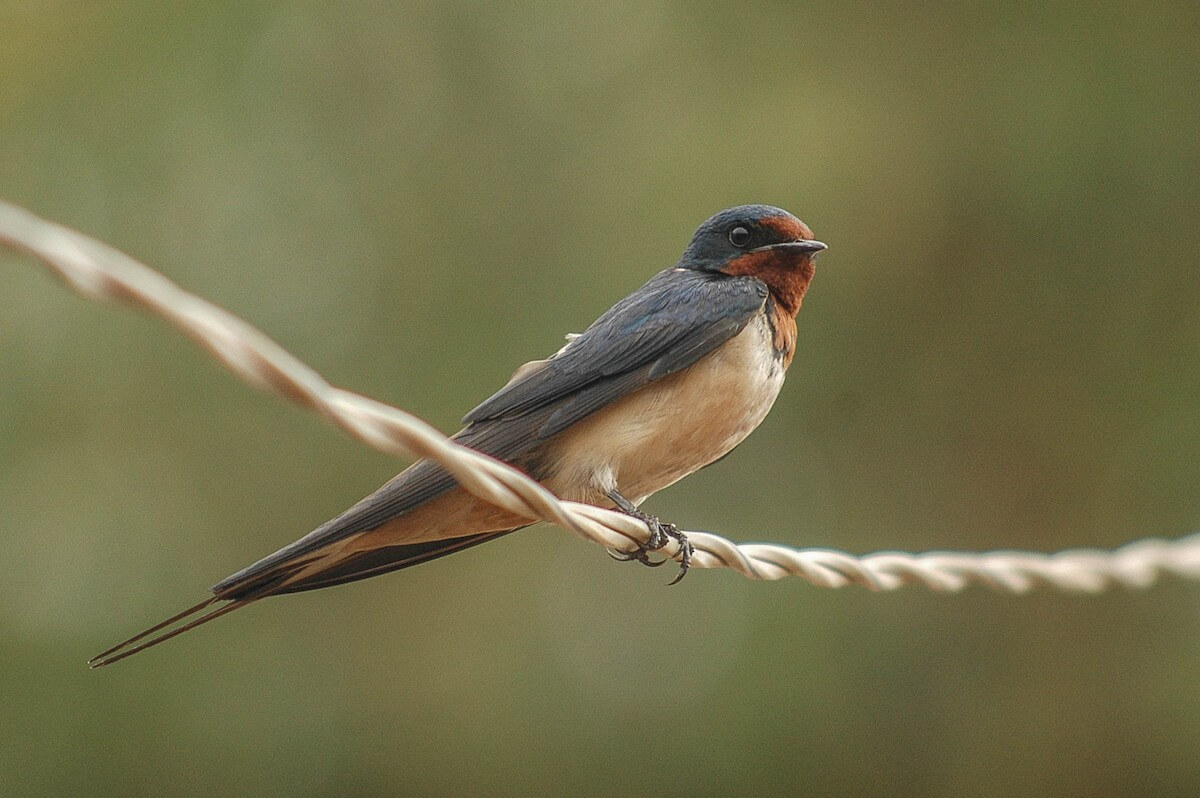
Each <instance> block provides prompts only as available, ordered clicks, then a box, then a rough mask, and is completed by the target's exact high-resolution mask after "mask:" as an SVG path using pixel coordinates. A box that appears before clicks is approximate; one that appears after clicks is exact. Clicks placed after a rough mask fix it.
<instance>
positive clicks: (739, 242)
mask: <svg viewBox="0 0 1200 798" xmlns="http://www.w3.org/2000/svg"><path fill="white" fill-rule="evenodd" d="M729 243H730V244H733V245H734V246H735V247H744V246H746V245H747V244H749V243H750V231H749V230H747V229H746V228H744V227H742V226H741V225H739V226H737V227H735V228H733V229H732V230H730V231H729Z"/></svg>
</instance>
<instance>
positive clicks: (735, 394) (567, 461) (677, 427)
mask: <svg viewBox="0 0 1200 798" xmlns="http://www.w3.org/2000/svg"><path fill="white" fill-rule="evenodd" d="M793 329H794V328H793ZM777 337H778V333H777V330H776V329H775V328H774V327H773V326H772V324H771V323H769V322H768V320H767V317H766V316H765V315H760V316H758V317H756V318H755V320H754V321H752V322H750V324H748V325H747V326H746V328H745V329H743V330H742V332H740V333H739V334H738V335H737V336H735V337H734V338H732V339H730V340H729V341H727V342H726V343H725V344H724V345H722V346H721V347H719V348H717V349H716V350H714V351H713V352H711V353H709V354H708V355H705V356H704V357H703V358H701V359H700V360H699V361H697V362H696V363H695V364H694V365H692V366H690V367H689V368H687V369H685V370H683V371H681V372H678V373H676V374H672V375H670V376H668V377H664V378H663V379H661V380H657V381H656V382H653V383H651V384H650V385H647V386H646V387H644V388H642V389H640V390H638V391H637V392H635V393H633V394H630V395H629V396H627V397H625V398H623V399H621V400H619V401H617V402H614V403H613V404H611V405H609V406H608V407H606V408H604V409H603V410H601V411H599V412H597V413H595V414H594V415H592V416H590V417H588V418H587V419H586V420H584V421H583V422H581V423H579V424H577V425H576V426H575V427H572V428H571V429H570V430H568V431H566V432H564V433H562V434H561V435H560V436H559V439H558V440H557V441H556V446H555V447H554V449H555V452H556V456H555V458H554V459H555V461H556V462H555V463H554V464H553V466H552V467H551V468H550V469H548V471H549V474H548V475H547V478H546V483H547V486H548V487H549V488H550V489H551V490H553V491H555V492H556V493H559V495H563V496H564V497H565V498H570V499H576V500H582V501H592V502H595V501H602V500H603V496H604V493H605V492H606V491H608V490H611V489H612V488H617V489H619V490H620V491H621V492H622V493H623V494H624V495H625V496H626V497H627V498H629V499H631V500H633V501H635V502H640V501H641V500H642V499H644V498H645V497H646V496H649V495H650V494H651V493H654V492H655V491H657V490H661V489H662V488H664V487H666V486H667V485H670V484H671V483H673V482H675V481H676V480H679V479H682V478H683V477H685V476H687V475H688V474H690V473H692V472H693V471H696V470H697V469H700V468H703V467H704V466H706V465H708V464H709V463H711V462H713V461H715V460H718V459H720V458H721V457H723V456H724V455H726V454H727V453H728V452H729V451H730V450H731V449H733V448H734V447H735V446H737V445H738V444H739V443H741V442H742V441H743V440H744V439H745V438H746V436H747V435H749V434H750V432H751V431H752V430H753V429H754V428H755V427H757V426H758V425H759V423H760V422H761V421H762V420H763V418H765V417H766V415H767V411H769V410H770V409H771V405H772V404H773V403H774V402H775V397H776V396H778V395H779V389H780V388H781V387H782V385H783V375H784V370H785V368H786V361H790V359H791V358H790V356H789V357H787V358H786V360H785V359H784V357H782V356H781V355H780V354H779V353H777V351H776V345H777V341H776V339H777ZM789 355H790V353H789ZM584 485H587V486H589V487H588V488H586V489H585V488H582V486H584ZM585 494H586V495H585Z"/></svg>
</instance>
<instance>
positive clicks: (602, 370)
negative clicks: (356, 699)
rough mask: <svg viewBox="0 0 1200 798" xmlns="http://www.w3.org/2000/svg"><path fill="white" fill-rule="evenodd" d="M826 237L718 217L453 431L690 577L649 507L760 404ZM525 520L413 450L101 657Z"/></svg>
mask: <svg viewBox="0 0 1200 798" xmlns="http://www.w3.org/2000/svg"><path fill="white" fill-rule="evenodd" d="M826 248H827V247H826V245H825V244H824V243H822V242H820V241H817V240H815V238H814V236H813V232H812V230H811V229H810V228H809V227H808V225H806V224H805V223H804V222H802V221H800V220H799V219H798V218H796V217H795V216H793V215H792V214H791V213H789V212H787V211H785V210H782V209H780V208H777V207H773V206H770V205H741V206H738V207H735V208H729V209H727V210H724V211H721V212H720V213H717V214H716V215H714V216H712V217H711V218H709V219H708V220H707V221H705V222H704V223H703V224H701V225H700V227H699V228H698V229H697V230H696V232H695V234H694V235H693V237H692V239H691V242H690V243H689V244H688V246H687V248H686V249H685V250H684V252H683V255H682V256H681V257H680V259H679V261H678V262H677V263H676V264H675V265H674V266H672V267H670V268H667V269H665V270H663V271H661V272H659V273H658V274H656V275H654V276H653V277H651V278H650V280H649V281H648V282H646V283H645V284H644V285H642V286H641V287H640V288H638V289H637V290H636V291H634V292H633V293H632V294H630V295H629V296H627V297H625V298H624V299H622V300H620V301H619V302H617V303H616V304H615V305H613V306H612V308H610V309H609V310H608V311H606V312H605V313H604V314H602V315H601V316H600V317H599V318H598V319H596V321H595V322H593V323H592V325H591V326H589V327H588V328H587V329H586V330H584V332H582V333H580V334H578V335H572V336H568V342H567V344H566V345H565V346H563V347H562V348H561V349H559V350H558V351H557V352H555V353H554V354H553V355H551V356H550V357H548V358H545V359H543V360H535V361H532V362H529V363H526V364H524V365H523V366H521V367H520V368H518V369H517V370H516V372H515V373H514V374H513V376H512V378H511V379H510V380H509V381H508V383H507V384H506V385H504V387H502V388H501V389H500V390H499V391H497V392H496V393H495V394H493V395H492V396H491V397H489V398H488V399H485V400H484V401H483V402H482V403H481V404H480V405H479V406H477V407H476V408H475V409H474V410H472V411H471V412H469V413H468V414H467V415H466V416H465V418H464V419H463V424H464V426H463V428H462V430H460V431H459V432H458V433H456V434H455V435H453V436H452V439H453V440H455V441H456V442H457V443H459V444H462V445H463V446H467V447H470V448H473V449H476V450H478V451H481V452H483V453H485V454H488V455H491V456H492V457H495V458H497V459H499V460H502V461H505V462H507V463H509V464H511V465H513V466H515V467H516V468H518V469H520V470H522V471H524V472H525V473H526V474H528V475H529V476H531V477H533V478H534V479H536V480H538V481H540V482H541V483H542V484H543V485H545V486H546V487H547V488H548V489H549V490H550V491H551V492H553V493H554V494H555V495H557V496H559V497H560V498H562V499H567V500H571V501H576V502H587V503H591V504H595V505H598V506H601V507H605V508H608V509H612V510H617V511H620V512H624V513H627V514H629V515H631V516H633V517H635V518H638V519H640V520H642V521H643V522H645V523H646V524H647V525H648V527H649V528H650V531H651V535H650V539H649V540H648V541H647V543H646V544H644V545H643V546H641V547H640V548H639V549H637V550H636V551H634V552H631V553H628V554H614V556H615V557H617V558H618V559H632V560H639V561H641V562H643V563H646V564H650V565H656V564H662V562H664V561H665V560H658V561H655V560H652V559H651V558H650V557H649V556H648V552H650V551H654V550H656V549H660V548H662V547H663V546H665V545H666V544H667V542H668V541H669V540H671V539H674V540H676V541H677V542H678V544H679V547H680V569H679V573H678V576H676V578H675V581H676V582H677V581H679V580H680V579H682V578H683V576H684V574H686V573H687V567H688V564H689V561H690V557H691V554H692V551H693V549H692V546H691V544H690V543H689V542H688V541H687V539H686V536H685V535H684V534H682V533H681V532H679V530H678V529H677V528H676V527H675V526H674V525H673V524H665V523H662V522H660V521H659V519H658V518H656V517H654V516H652V515H649V514H647V513H645V512H643V511H642V510H641V509H639V508H640V505H641V504H642V502H643V501H645V500H646V498H648V497H649V496H650V495H651V494H653V493H655V492H657V491H659V490H661V489H663V488H665V487H667V486H669V485H671V484H673V483H675V482H677V481H678V480H680V479H682V478H683V477H685V476H687V475H689V474H691V473H693V472H695V471H697V470H699V469H701V468H703V467H705V466H708V465H710V464H712V463H714V462H716V461H717V460H719V459H721V458H722V457H724V456H725V455H726V454H728V453H729V452H730V451H732V450H733V448H734V447H736V446H737V445H738V444H740V443H741V442H742V441H743V440H744V439H745V438H746V437H747V436H748V435H749V434H750V433H751V432H752V431H753V430H754V429H755V428H756V427H757V426H758V425H759V424H760V423H761V422H762V420H763V419H764V418H765V417H766V415H767V412H768V411H769V410H770V408H771V406H772V405H773V404H774V402H775V399H776V397H777V396H778V395H779V391H780V388H781V387H782V385H783V379H784V374H785V372H786V371H787V369H788V366H789V365H790V364H791V362H792V358H793V356H794V354H795V352H796V339H797V326H796V315H797V313H799V311H800V307H801V305H802V303H803V301H804V297H805V294H806V293H807V291H808V288H809V284H810V283H811V281H812V279H813V274H814V270H815V258H816V256H817V253H819V252H821V251H822V250H825V249H826ZM530 523H532V522H531V521H530V520H529V519H527V518H524V517H522V516H518V515H514V514H511V513H509V512H508V511H506V510H502V509H500V508H497V507H495V506H493V505H490V504H488V503H487V502H485V501H483V500H482V499H479V498H477V497H475V496H474V495H473V494H471V493H469V492H467V491H466V490H465V489H464V488H462V487H461V486H460V485H459V484H458V482H457V481H456V480H455V479H454V478H453V477H452V476H451V475H450V474H449V473H447V472H446V470H445V469H444V468H443V467H442V466H440V465H438V464H437V463H435V462H433V461H431V460H419V461H417V462H416V463H414V464H413V465H411V466H410V467H408V468H407V469H405V470H404V471H402V472H401V473H400V474H399V475H397V476H396V477H394V478H393V479H391V480H390V481H388V482H387V483H385V484H384V485H383V486H382V487H381V488H379V489H378V490H376V491H375V492H374V493H371V494H370V495H368V496H367V497H366V498H364V499H362V500H361V501H359V502H358V503H357V504H355V505H353V506H352V507H350V508H349V509H348V510H346V511H345V512H343V513H341V514H340V515H338V516H337V517H335V518H333V519H331V520H329V521H327V522H326V523H324V524H322V525H320V526H319V527H317V528H316V529H314V530H313V531H312V532H310V533H309V534H307V535H305V536H304V537H302V538H300V539H299V540H297V541H295V542H294V543H291V544H289V545H287V546H284V547H283V548H281V549H279V550H278V551H276V552H275V553H274V554H271V555H269V556H267V557H264V558H263V559H261V560H259V561H258V562H255V563H253V564H252V565H249V566H247V567H246V568H243V569H242V570H240V571H238V572H237V573H235V574H233V575H231V576H229V577H227V578H225V579H223V580H221V581H220V582H218V583H217V584H216V585H214V586H213V587H212V589H211V595H210V596H209V597H208V598H206V599H205V600H204V601H201V602H200V603H198V604H196V605H195V606H193V607H190V608H189V609H187V610H184V611H183V612H181V613H179V614H177V615H174V616H172V617H171V618H168V619H167V620H165V621H163V622H162V623H159V624H156V625H154V626H152V627H150V628H149V629H147V630H145V631H144V632H141V633H140V634H138V635H135V636H134V637H131V638H129V639H128V640H125V641H123V642H121V643H119V644H117V645H116V646H113V647H111V648H109V649H107V650H106V651H103V652H101V653H100V654H98V655H96V656H95V657H93V658H92V659H91V660H89V664H90V665H91V667H93V668H97V667H101V666H104V665H109V664H111V663H113V662H117V661H118V660H121V659H124V658H126V657H128V656H131V655H133V654H136V653H138V652H140V651H144V650H145V649H147V648H150V647H151V646H155V645H158V644H159V643H162V642H164V641H166V640H169V639H171V638H172V637H175V636H176V635H178V634H181V633H183V632H185V631H188V630H190V629H194V628H195V627H197V626H200V625H201V624H205V623H208V622H209V621H212V620H214V619H216V618H219V617H220V616H222V615H225V614H227V613H229V612H232V611H234V610H236V609H240V608H242V607H245V606H246V605H248V604H250V603H252V602H255V601H258V600H259V599H262V598H266V597H268V596H276V595H283V594H288V593H298V592H302V591H307V590H315V589H318V588H323V587H330V586H333V585H339V584H343V583H346V582H353V581H356V580H359V579H365V578H367V577H371V576H377V575H379V574H384V573H388V572H390V571H396V570H399V569H401V568H407V567H410V566H413V565H417V564H419V563H423V562H428V561H429V560H433V559H436V558H439V557H443V556H446V555H448V554H453V553H455V552H459V551H462V550H464V549H467V548H470V547H472V546H476V545H478V544H480V543H484V542H487V541H491V540H495V539H496V538H499V537H501V536H503V535H507V534H508V533H510V532H514V531H516V530H518V529H520V528H522V527H525V526H528V525H529V524H530ZM672 584H674V582H672ZM213 605H218V606H216V607H214V606H213ZM202 611H203V614H200V615H199V616H198V617H193V616H196V614H197V613H201V612H202ZM189 618H192V620H190V621H187V622H186V623H185V622H184V621H185V620H186V619H189ZM169 627H173V628H169ZM164 630H166V631H164ZM155 633H159V634H157V636H154V637H151V636H152V635H155ZM147 638H149V639H147Z"/></svg>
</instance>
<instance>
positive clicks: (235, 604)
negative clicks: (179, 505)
mask: <svg viewBox="0 0 1200 798" xmlns="http://www.w3.org/2000/svg"><path fill="white" fill-rule="evenodd" d="M516 529H520V527H516V528H514V529H506V530H502V531H500V532H484V533H481V534H477V535H466V536H464V537H459V538H449V539H446V540H435V541H428V542H424V543H408V544H403V545H399V546H385V547H382V548H378V549H371V550H368V551H362V552H356V553H354V554H351V555H350V556H348V557H345V558H343V559H341V560H338V561H335V562H332V563H330V565H329V567H327V568H322V569H320V570H318V571H316V572H314V573H309V574H307V575H305V576H301V577H298V578H293V577H296V575H297V573H299V572H301V571H304V570H307V569H306V568H305V566H310V565H312V564H313V562H314V561H316V559H317V558H316V557H313V556H307V557H301V558H297V559H295V560H292V561H287V562H283V563H280V564H279V565H278V566H276V567H275V568H273V569H271V570H270V571H268V572H266V573H260V574H256V575H255V576H254V577H253V578H251V579H248V580H245V581H243V582H240V583H239V582H234V583H232V584H228V585H226V583H221V584H220V585H219V586H218V587H217V588H214V591H213V592H214V595H213V596H211V597H209V598H207V599H205V600H204V601H201V602H200V603H199V604H196V605H194V606H192V607H189V608H188V609H186V610H184V611H183V612H180V613H178V614H176V615H173V616H171V617H170V618H168V619H166V620H165V621H162V622H161V623H157V624H155V625H154V626H151V627H150V628H149V629H147V630H145V631H144V632H139V633H138V634H136V635H134V636H133V637H131V638H129V639H128V640H124V641H122V642H120V643H118V644H117V645H115V646H113V647H112V648H109V649H106V650H105V651H102V652H100V653H99V654H97V655H96V656H94V657H92V658H91V659H90V660H88V665H90V666H91V667H93V668H102V667H104V666H105V665H111V664H112V663H114V662H117V661H119V660H123V659H125V658H126V657H130V656H133V655H134V654H137V653H138V652H140V651H145V650H146V649H148V648H151V647H153V646H156V645H158V644H159V643H163V642H166V641H167V640H170V639H171V638H172V637H175V636H176V635H180V634H183V633H184V632H186V631H188V630H190V629H195V628H196V627H197V626H201V625H203V624H206V623H208V622H209V621H213V620H216V619H217V618H220V617H221V616H222V615H226V614H228V613H230V612H233V611H234V610H237V609H241V608H242V607H245V606H246V605H248V604H252V603H254V602H255V601H258V600H259V599H261V598H266V597H267V596H275V595H282V594H284V593H299V592H302V591H306V590H316V589H318V588H322V587H331V586H333V585H340V584H345V583H346V582H354V581H356V580H359V579H365V578H367V577H369V576H376V575H378V574H383V573H387V572H388V571H396V570H399V569H401V568H408V567H410V566H413V565H419V564H421V563H423V562H429V561H430V560H435V559H437V558H438V557H444V556H446V555H447V554H454V553H455V552H459V551H462V550H463V549H468V548H470V547H472V546H477V545H479V544H480V543H485V542H487V541H489V540H494V539H495V538H498V537H501V536H502V535H507V534H508V533H509V532H513V531H515V530H516ZM217 601H228V602H229V603H228V604H226V605H224V606H222V607H217V608H215V609H212V610H209V611H208V612H205V613H204V614H203V615H201V616H200V617H198V618H194V619H192V620H190V621H188V622H187V623H184V624H183V625H181V626H175V628H169V627H172V626H173V625H174V624H177V623H179V622H180V621H184V620H185V619H187V618H191V616H193V615H195V614H196V613H198V612H201V611H202V610H205V609H207V608H208V607H210V606H211V605H212V604H213V603H214V602H217ZM164 629H167V630H168V631H165V632H163V633H162V634H159V635H158V636H156V637H151V635H154V634H155V632H162V630H164ZM147 637H150V639H149V640H146V638H147ZM142 640H145V642H139V641H142Z"/></svg>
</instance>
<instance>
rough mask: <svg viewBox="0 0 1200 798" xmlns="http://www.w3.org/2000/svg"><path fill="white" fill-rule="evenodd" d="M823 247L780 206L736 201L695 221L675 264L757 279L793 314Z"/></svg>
mask: <svg viewBox="0 0 1200 798" xmlns="http://www.w3.org/2000/svg"><path fill="white" fill-rule="evenodd" d="M823 249H826V246H825V244H822V243H821V242H820V241H816V240H814V239H813V232H812V230H810V229H809V228H808V225H806V224H805V223H804V222H802V221H800V220H799V219H797V218H796V217H795V216H792V215H791V214H790V213H788V212H787V211H785V210H783V209H782V208H773V207H771V206H770V205H739V206H738V207H736V208H730V209H729V210H725V211H721V212H720V213H718V214H717V215H716V216H713V217H712V218H711V219H709V220H708V221H706V222H705V223H704V224H702V225H700V228H699V229H698V230H697V231H696V234H695V235H694V236H693V237H692V243H691V244H689V245H688V248H687V249H686V250H685V251H684V253H683V257H682V258H680V260H679V264H678V265H677V268H681V269H691V270H694V271H702V272H720V273H723V274H727V275H731V276H747V275H748V276H751V277H756V278H758V279H760V280H762V281H763V282H764V283H766V284H767V287H768V288H769V289H771V293H772V295H774V297H775V300H776V301H777V302H779V303H780V304H781V305H782V306H783V307H784V309H786V310H787V311H788V312H789V313H792V314H794V313H796V311H798V310H799V309H800V303H801V301H802V300H803V299H804V293H805V291H807V290H808V283H809V281H810V280H812V276H813V270H814V267H813V258H814V257H815V256H816V254H817V253H818V252H820V251H821V250H823Z"/></svg>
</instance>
